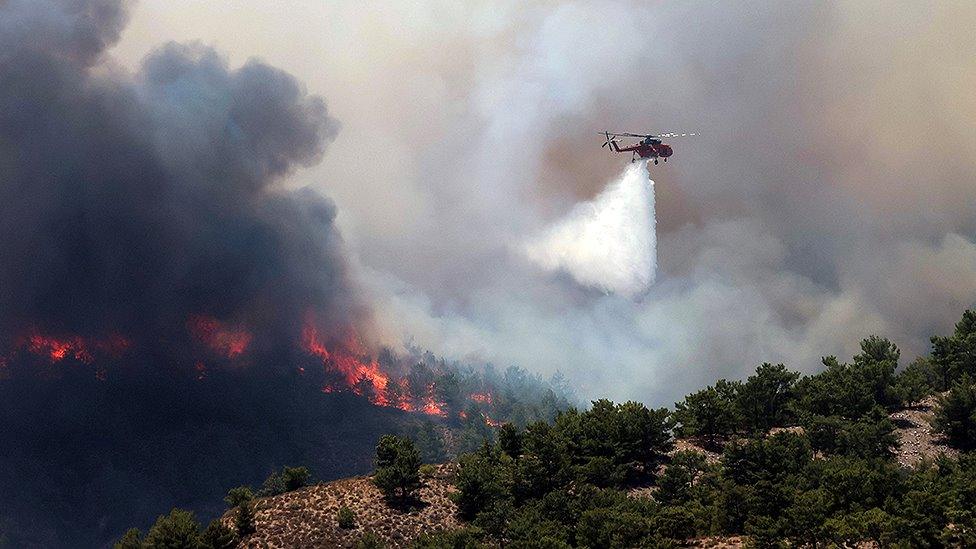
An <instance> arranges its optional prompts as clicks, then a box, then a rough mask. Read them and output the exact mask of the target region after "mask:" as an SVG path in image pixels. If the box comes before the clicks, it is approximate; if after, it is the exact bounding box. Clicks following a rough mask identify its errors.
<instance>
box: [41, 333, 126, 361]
mask: <svg viewBox="0 0 976 549" xmlns="http://www.w3.org/2000/svg"><path fill="white" fill-rule="evenodd" d="M26 340H27V341H26V347H27V350H28V351H29V352H31V353H32V354H35V355H39V356H43V357H46V358H47V359H48V360H50V361H51V362H52V363H53V362H61V361H62V360H64V359H66V358H69V357H74V358H75V359H76V360H78V361H81V362H84V363H85V364H91V363H92V362H93V361H94V360H95V353H96V352H97V353H101V354H107V355H111V356H112V357H118V356H120V355H122V353H124V352H125V351H126V350H127V349H128V348H129V340H127V339H125V338H124V337H122V336H120V335H118V334H112V335H111V336H109V337H107V338H83V337H81V336H77V335H72V336H52V335H47V334H42V333H41V332H40V331H38V330H37V329H36V328H33V329H32V330H31V332H30V333H29V334H28V335H27V338H26Z"/></svg>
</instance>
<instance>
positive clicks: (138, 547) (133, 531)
mask: <svg viewBox="0 0 976 549" xmlns="http://www.w3.org/2000/svg"><path fill="white" fill-rule="evenodd" d="M0 547H6V545H4V544H2V543H0ZM112 547H113V548H114V549H142V547H143V545H142V531H141V530H139V529H138V528H129V529H128V530H126V532H125V534H122V537H121V538H119V540H118V541H116V542H115V545H113V546H112Z"/></svg>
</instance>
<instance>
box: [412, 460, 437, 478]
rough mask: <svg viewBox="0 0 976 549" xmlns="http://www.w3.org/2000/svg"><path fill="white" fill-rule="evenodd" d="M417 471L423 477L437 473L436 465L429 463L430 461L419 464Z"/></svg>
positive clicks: (429, 476)
mask: <svg viewBox="0 0 976 549" xmlns="http://www.w3.org/2000/svg"><path fill="white" fill-rule="evenodd" d="M417 471H419V472H420V476H421V477H423V478H431V477H433V476H434V475H436V474H437V467H436V466H434V465H431V464H430V463H425V464H423V465H421V466H420V468H419V469H417Z"/></svg>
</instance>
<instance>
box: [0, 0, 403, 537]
mask: <svg viewBox="0 0 976 549" xmlns="http://www.w3.org/2000/svg"><path fill="white" fill-rule="evenodd" d="M126 8H127V6H126V4H124V3H123V2H121V1H118V0H65V1H54V0H40V1H37V0H9V1H6V2H0V258H2V260H0V440H2V441H3V447H4V452H2V457H0V471H2V473H0V493H2V494H3V495H4V499H5V504H4V506H3V508H2V509H0V539H4V540H6V541H9V542H10V543H12V544H14V545H17V546H40V547H58V546H71V547H77V546H90V547H93V546H99V545H103V544H105V543H106V542H107V541H108V540H109V539H111V538H112V537H115V536H117V535H118V534H119V533H120V532H121V531H123V530H124V528H126V527H128V526H130V525H140V526H143V527H144V526H145V524H146V523H147V522H148V521H149V520H150V519H151V517H153V516H155V515H156V514H158V513H160V512H163V511H165V510H166V509H169V508H171V507H172V506H175V505H180V506H187V507H191V508H194V509H195V510H197V511H198V512H201V514H203V515H204V516H206V515H208V514H212V513H213V512H214V511H216V510H218V508H217V507H216V506H215V504H216V503H217V502H219V501H220V498H221V494H223V493H225V491H226V490H227V488H228V487H230V486H234V485H238V484H240V483H242V482H249V483H254V482H259V481H260V479H261V478H263V477H264V476H266V475H267V474H268V472H269V471H270V470H272V469H275V468H279V467H281V466H282V465H283V464H297V463H302V464H307V465H309V466H311V467H312V469H313V470H315V471H317V472H318V474H320V475H322V476H323V477H325V478H328V477H329V476H331V475H342V474H351V473H360V472H362V471H363V470H365V469H366V468H368V467H369V459H370V455H371V451H370V450H371V447H372V445H373V444H374V443H375V440H376V438H377V437H378V436H379V435H380V434H381V433H383V432H388V431H390V430H391V429H392V428H394V425H395V424H396V420H395V418H393V417H390V416H391V414H389V413H388V412H384V411H383V410H382V409H380V408H376V407H373V406H372V405H370V404H369V403H368V401H367V400H365V399H361V398H358V397H356V398H343V396H342V395H339V396H335V397H333V398H328V399H326V398H324V397H323V395H322V393H321V392H320V388H321V387H322V386H323V385H324V384H325V383H328V382H330V381H331V380H330V379H329V378H328V376H327V375H326V374H328V373H329V372H324V371H323V364H324V363H326V362H325V361H326V360H332V361H333V362H334V363H336V364H338V366H336V369H338V370H340V371H341V372H340V373H344V372H346V371H353V370H356V369H357V368H359V367H360V364H359V363H358V362H356V361H355V360H353V359H348V358H347V357H344V356H338V357H337V356H335V355H334V353H331V354H330V351H335V348H334V347H332V344H333V343H334V342H336V341H337V340H340V341H346V340H347V339H349V340H351V341H352V343H349V344H348V345H347V347H350V348H356V349H358V347H355V345H356V344H358V343H359V342H358V341H357V340H356V337H355V335H356V334H357V333H358V334H360V335H363V336H368V335H369V330H368V326H369V314H368V309H367V307H366V306H365V305H364V304H363V302H362V300H361V299H360V297H359V293H358V291H357V290H356V287H355V284H354V283H353V281H352V279H351V277H350V274H349V269H350V267H349V264H348V261H347V259H346V251H345V245H344V244H343V242H342V240H341V238H340V236H339V233H338V230H337V228H336V226H335V218H336V209H335V206H334V204H333V203H332V202H331V201H330V200H328V199H326V198H323V197H322V196H321V195H320V194H319V193H317V192H316V191H314V190H312V189H309V188H301V189H290V188H288V187H286V186H285V185H284V184H283V182H284V178H285V177H286V176H287V175H289V174H291V173H292V172H293V171H294V170H296V169H298V168H300V167H302V166H308V165H310V164H314V163H317V162H319V161H320V159H321V157H322V154H323V152H324V150H325V148H326V146H327V145H328V144H329V143H330V142H331V141H332V140H333V139H334V138H335V136H336V135H337V133H338V129H339V124H338V122H337V121H336V119H335V118H333V117H332V116H331V115H330V112H329V110H328V109H327V107H326V104H325V103H324V101H323V100H322V99H320V98H319V97H317V96H313V95H309V94H308V93H307V92H306V90H305V89H304V87H303V86H302V85H301V84H300V83H299V81H298V80H296V79H295V78H294V77H293V76H291V75H290V74H288V73H286V72H284V71H282V70H280V69H277V68H275V67H272V66H270V65H268V64H266V63H264V62H261V61H259V60H249V61H247V62H245V63H243V64H242V65H241V66H239V67H235V68H231V67H230V65H229V63H228V61H227V60H226V59H225V58H224V57H223V56H222V55H220V54H219V53H218V52H217V51H216V50H215V49H213V48H211V47H208V46H205V45H202V44H200V43H192V42H191V43H185V44H178V43H167V44H164V45H162V46H160V47H158V48H156V49H154V50H153V51H152V52H151V53H149V54H148V55H147V56H146V57H145V58H144V59H143V60H142V62H141V63H140V66H139V68H138V69H136V70H134V71H129V70H126V69H124V68H122V67H121V66H120V65H118V64H117V63H116V62H115V61H114V60H113V58H112V57H111V56H110V55H109V54H108V53H107V48H109V47H110V46H112V45H113V44H114V43H115V42H116V41H117V40H118V38H119V36H120V34H121V32H122V29H123V27H124V26H125V22H126V20H127V18H128V15H129V13H128V10H127V9H126ZM350 334H351V335H350ZM303 338H304V339H303ZM302 344H305V346H308V347H310V346H315V348H314V351H315V353H312V352H309V351H308V350H307V349H304V348H303V347H302ZM325 346H328V349H326V347H325ZM357 356H358V355H357ZM322 357H325V358H322ZM370 366H375V362H373V363H371V364H370ZM343 368H344V369H343ZM385 380H386V379H385V378H382V381H385Z"/></svg>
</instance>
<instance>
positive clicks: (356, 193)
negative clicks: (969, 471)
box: [119, 0, 976, 404]
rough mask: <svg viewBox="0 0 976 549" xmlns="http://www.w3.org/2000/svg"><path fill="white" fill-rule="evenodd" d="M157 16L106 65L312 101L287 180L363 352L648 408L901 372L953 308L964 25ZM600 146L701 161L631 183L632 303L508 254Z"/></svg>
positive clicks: (589, 169)
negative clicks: (204, 77)
mask: <svg viewBox="0 0 976 549" xmlns="http://www.w3.org/2000/svg"><path fill="white" fill-rule="evenodd" d="M170 6H171V4H169V3H167V2H157V1H155V0H147V1H145V2H143V4H142V7H141V8H140V11H138V12H136V20H135V21H134V25H133V27H134V28H136V29H139V30H140V33H135V32H132V33H130V34H129V35H127V37H126V39H124V40H123V41H122V46H121V47H120V48H119V50H120V51H119V54H120V55H121V56H122V57H123V58H127V59H129V58H138V57H139V55H137V53H138V52H140V51H141V50H142V49H144V47H145V44H144V42H147V41H148V42H151V41H152V40H154V39H155V38H156V36H157V35H162V36H168V35H169V34H172V35H174V36H178V37H181V38H200V39H202V40H206V41H214V42H216V43H219V44H220V45H221V46H222V47H223V48H226V49H227V50H228V51H231V52H232V54H233V55H237V56H247V55H252V54H255V53H257V54H261V55H264V56H267V57H268V58H269V59H271V60H273V61H274V62H275V63H276V64H280V65H282V66H285V67H288V68H289V69H291V70H292V71H293V72H295V73H296V74H299V75H300V76H301V78H302V79H303V80H304V81H306V82H308V84H309V86H310V89H313V90H319V91H322V92H323V93H325V94H326V95H327V96H328V97H329V98H330V106H331V107H332V108H333V109H334V111H335V113H336V115H337V116H338V117H340V118H341V119H342V120H343V124H344V132H343V136H342V138H341V139H339V140H338V141H337V142H336V143H335V144H334V145H333V148H332V154H330V155H329V156H328V157H327V158H325V159H324V160H323V163H322V164H321V165H320V166H318V167H315V168H312V172H311V173H313V174H321V175H322V176H323V177H322V179H323V180H327V181H328V182H329V183H328V192H329V194H330V196H333V197H334V198H335V200H336V203H337V205H338V207H339V211H340V212H341V214H340V215H339V216H338V218H337V222H338V223H339V224H340V225H341V226H342V228H343V233H344V235H345V236H346V237H347V239H348V241H349V242H350V243H351V245H352V246H353V248H354V249H355V252H356V254H357V256H358V261H359V266H358V269H359V270H360V271H361V273H360V274H361V279H362V280H364V281H365V283H366V284H368V285H370V287H371V288H372V292H373V294H374V297H373V299H372V303H373V304H374V307H375V308H376V310H377V316H378V319H379V320H380V321H381V322H380V323H381V325H382V328H383V330H384V332H385V335H386V338H387V340H388V341H399V340H402V339H404V338H412V340H413V341H414V342H415V343H418V344H421V345H423V346H426V347H429V348H431V349H433V350H434V351H437V352H443V353H446V354H449V355H453V356H458V357H467V358H472V359H480V360H491V361H494V362H496V363H501V364H505V363H510V362H516V363H519V364H522V365H524V366H526V367H528V368H531V369H534V370H535V371H538V372H542V373H550V372H554V371H556V370H561V371H563V372H564V373H566V374H567V375H568V376H569V377H570V379H571V380H572V381H575V382H576V383H577V384H578V385H579V386H580V387H581V394H582V395H583V396H586V397H595V396H604V395H607V396H612V397H615V398H637V399H641V400H644V401H647V402H649V403H652V404H668V403H670V402H673V401H674V400H676V399H678V398H681V396H682V395H683V394H685V393H686V392H688V391H691V390H694V389H696V388H698V387H699V386H700V385H701V384H702V383H706V382H711V381H712V380H714V379H715V378H716V377H720V376H729V377H739V376H744V375H746V374H747V373H749V372H750V371H751V370H752V369H753V368H754V367H755V365H756V364H757V363H759V362H761V361H766V360H770V361H777V360H784V361H787V362H789V365H790V366H791V367H793V368H797V369H800V370H802V371H806V372H810V371H814V370H816V369H817V368H818V367H819V364H820V362H819V358H820V356H821V355H824V354H830V353H835V354H838V355H840V356H846V355H850V354H851V353H852V352H854V350H855V348H856V344H857V341H858V339H860V338H861V337H864V336H866V335H869V334H871V333H881V334H885V335H887V336H889V337H891V338H893V339H894V340H895V341H896V342H897V343H898V344H899V345H900V346H901V347H902V348H903V349H904V350H905V353H904V355H905V356H911V355H912V354H914V353H923V352H925V351H926V350H927V338H928V336H929V335H931V334H933V333H939V332H944V331H945V330H947V329H948V328H949V327H950V326H951V323H952V321H953V320H954V319H956V318H957V317H958V315H959V314H960V311H961V310H962V309H963V308H965V307H967V306H969V305H971V304H972V301H973V295H974V291H976V276H974V273H976V262H974V259H973V258H974V253H973V251H974V245H973V238H974V229H976V224H974V217H973V215H972V205H973V204H974V202H976V201H974V198H976V196H974V195H976V191H974V186H973V181H974V175H976V165H974V162H973V160H972V159H973V158H974V153H976V135H974V132H973V130H972V128H973V124H974V121H976V107H974V104H973V102H972V101H971V89H972V83H973V81H974V78H976V76H974V75H976V61H974V59H976V56H974V55H973V54H974V52H976V37H974V36H973V33H972V32H971V28H972V25H973V22H974V21H976V13H974V8H973V7H972V6H971V5H970V4H968V3H953V2H940V3H936V4H930V5H899V6H897V7H893V6H891V5H890V4H889V3H883V2H858V3H842V2H838V3H826V4H816V5H814V4H809V3H803V2H779V3H776V4H769V3H766V2H745V3H735V4H727V5H726V4H714V3H682V4H680V5H678V4H668V3H664V4H648V3H646V2H629V1H626V0H621V1H617V2H611V3H609V4H603V5H599V6H596V5H591V4H588V3H584V2H573V1H564V2H528V3H527V2H501V3H499V2H484V3H479V2H473V3H471V2H468V3H464V4H458V3H447V2H430V3H425V4H422V5H417V4H416V3H413V2H409V3H408V2H386V3H384V4H383V5H382V6H375V7H364V6H362V5H361V3H354V2H337V3H329V5H327V6H307V5H303V4H299V3H295V4H289V5H288V6H287V7H285V8H284V9H274V10H265V9H259V8H247V7H242V6H241V5H240V4H239V3H229V2H228V3H221V2H216V3H210V4H208V5H206V6H200V5H197V4H194V5H192V6H190V5H185V4H184V5H180V7H179V9H174V8H171V7H170ZM216 18H222V20H226V21H228V23H229V24H228V28H232V29H233V31H221V30H219V29H218V30H215V29H214V26H213V25H209V24H207V22H208V21H213V20H214V19H216ZM150 22H151V23H152V24H150ZM167 23H168V26H167ZM154 33H155V34H154ZM285 37H287V38H285ZM603 129H610V130H622V131H638V132H642V131H697V132H700V133H701V134H702V135H701V136H700V137H698V138H695V139H689V140H684V141H678V140H675V141H674V142H673V143H672V144H673V145H674V147H675V151H676V154H675V157H674V158H673V159H672V161H671V162H669V164H668V166H667V167H665V166H663V165H662V166H657V167H653V169H652V177H653V178H654V180H655V182H656V193H657V195H656V198H657V200H656V202H657V204H656V205H657V212H658V216H657V227H658V261H659V268H658V272H657V282H656V284H655V285H654V287H653V288H652V289H651V290H650V291H649V292H648V293H647V294H646V295H644V296H643V297H642V298H641V299H639V300H636V301H635V300H631V299H624V298H622V297H620V296H614V295H604V294H602V293H599V292H592V291H590V290H587V289H585V288H581V287H579V286H578V285H576V284H575V283H573V282H572V280H571V278H570V277H568V276H559V275H556V276H553V275H551V274H549V273H545V272H540V270H539V269H537V268H535V267H533V266H532V265H528V264H526V262H525V261H524V260H523V259H522V258H521V257H519V256H518V254H513V253H512V251H511V250H512V249H513V247H515V248H517V247H518V245H519V244H520V243H522V242H523V240H524V239H525V238H526V237H527V236H528V235H532V234H538V233H539V232H540V231H542V230H544V229H545V228H546V227H548V226H550V224H551V223H553V222H554V221H555V220H557V219H560V218H561V217H563V216H564V215H566V214H567V213H568V212H570V211H571V210H572V208H573V207H574V205H575V204H576V203H578V202H580V201H584V200H588V199H592V198H593V197H595V196H596V195H597V194H598V193H599V192H600V191H601V190H602V189H603V187H604V186H605V185H606V184H607V183H608V182H609V181H611V180H613V179H614V178H615V177H616V176H617V175H618V174H619V173H620V171H621V169H622V164H623V163H625V159H623V158H619V157H610V156H608V155H606V154H605V153H604V152H603V151H602V150H600V149H599V138H598V137H597V136H596V133H595V132H596V131H600V130H603Z"/></svg>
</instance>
